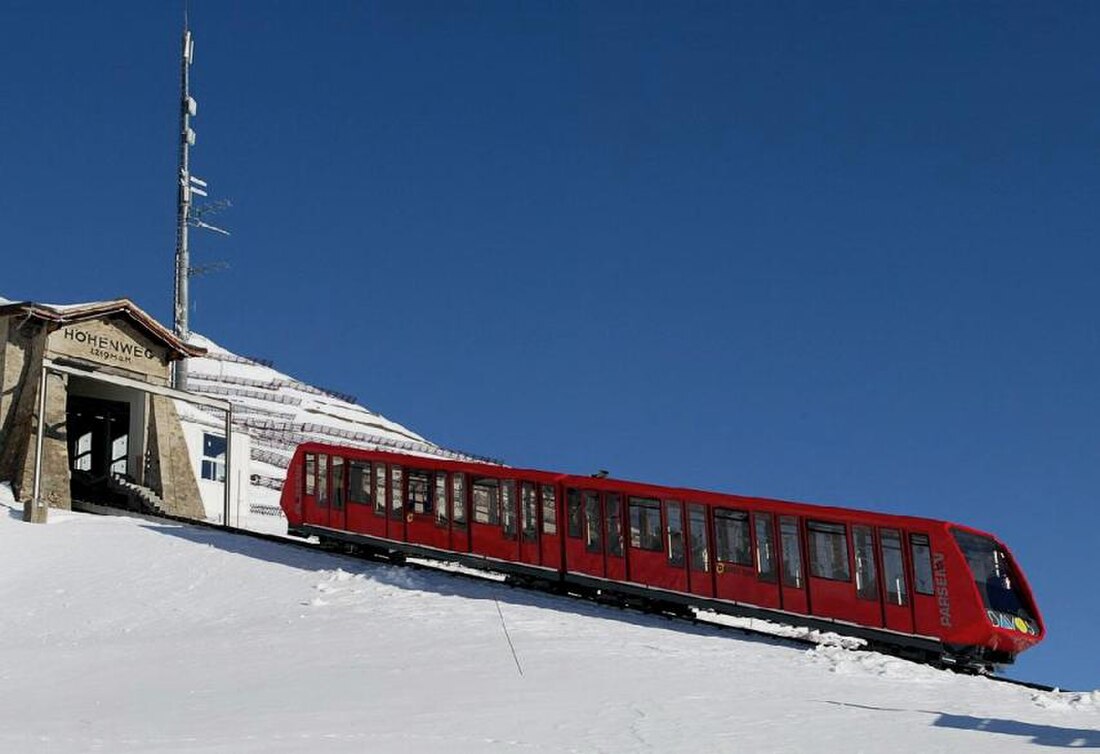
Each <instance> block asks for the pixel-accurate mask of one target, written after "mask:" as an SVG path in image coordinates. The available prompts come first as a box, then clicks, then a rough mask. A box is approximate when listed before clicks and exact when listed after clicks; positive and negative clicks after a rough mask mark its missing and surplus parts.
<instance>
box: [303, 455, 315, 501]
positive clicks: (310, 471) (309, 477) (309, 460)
mask: <svg viewBox="0 0 1100 754" xmlns="http://www.w3.org/2000/svg"><path fill="white" fill-rule="evenodd" d="M304 476H305V493H306V494H307V495H312V494H313V492H314V490H316V489H317V456H315V455H313V454H312V453H306V465H305V473H304Z"/></svg>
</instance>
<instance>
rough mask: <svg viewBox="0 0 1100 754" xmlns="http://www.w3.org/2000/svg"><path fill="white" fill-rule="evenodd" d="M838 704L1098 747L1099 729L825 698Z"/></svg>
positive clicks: (1036, 740)
mask: <svg viewBox="0 0 1100 754" xmlns="http://www.w3.org/2000/svg"><path fill="white" fill-rule="evenodd" d="M826 704H835V705H836V706H838V707H854V708H857V709H865V710H872V711H875V712H906V713H911V712H916V713H920V714H925V715H935V717H936V719H935V720H933V721H932V727H933V728H952V729H954V730H973V731H980V732H982V733H999V734H1001V735H1004V736H1017V737H1019V738H1026V739H1028V741H1029V743H1033V744H1036V745H1037V746H1054V747H1058V748H1068V749H1100V731H1098V730H1096V729H1093V728H1059V727H1057V726H1055V725H1036V724H1034V723H1022V722H1020V721H1018V720H1003V719H1001V718H996V717H974V716H972V715H953V714H950V713H948V712H938V711H933V710H907V709H897V708H894V707H873V706H871V705H867V704H852V703H850V702H834V701H828V702H826Z"/></svg>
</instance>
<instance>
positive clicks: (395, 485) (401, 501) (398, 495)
mask: <svg viewBox="0 0 1100 754" xmlns="http://www.w3.org/2000/svg"><path fill="white" fill-rule="evenodd" d="M404 476H405V470H404V469H402V468H401V467H400V466H397V465H396V464H395V465H393V466H390V517H391V518H401V514H402V513H404V508H405V485H404V484H402V480H403V478H404Z"/></svg>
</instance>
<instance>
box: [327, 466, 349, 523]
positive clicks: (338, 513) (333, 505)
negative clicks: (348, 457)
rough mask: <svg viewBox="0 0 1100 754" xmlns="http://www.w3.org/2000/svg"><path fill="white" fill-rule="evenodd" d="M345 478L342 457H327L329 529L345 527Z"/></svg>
mask: <svg viewBox="0 0 1100 754" xmlns="http://www.w3.org/2000/svg"><path fill="white" fill-rule="evenodd" d="M346 484H347V479H346V478H345V475H344V459H343V458H341V457H340V456H330V457H329V508H328V525H329V528H330V529H340V530H341V531H343V530H345V529H347V488H346V486H345V485H346Z"/></svg>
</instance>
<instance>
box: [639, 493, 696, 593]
mask: <svg viewBox="0 0 1100 754" xmlns="http://www.w3.org/2000/svg"><path fill="white" fill-rule="evenodd" d="M627 509H628V515H629V516H630V554H629V556H628V563H629V565H628V568H629V573H628V578H629V579H630V580H631V581H634V582H636V583H639V584H644V585H646V586H652V587H658V588H660V589H672V590H675V591H679V592H686V591H687V588H688V584H687V581H688V579H687V558H686V557H685V552H684V549H685V548H684V511H683V504H682V503H681V502H679V501H678V500H665V501H664V503H663V504H662V502H661V501H660V500H656V499H653V498H643V497H631V498H629V499H628V505H627ZM662 514H663V515H662ZM662 523H663V524H664V526H663V527H662Z"/></svg>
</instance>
